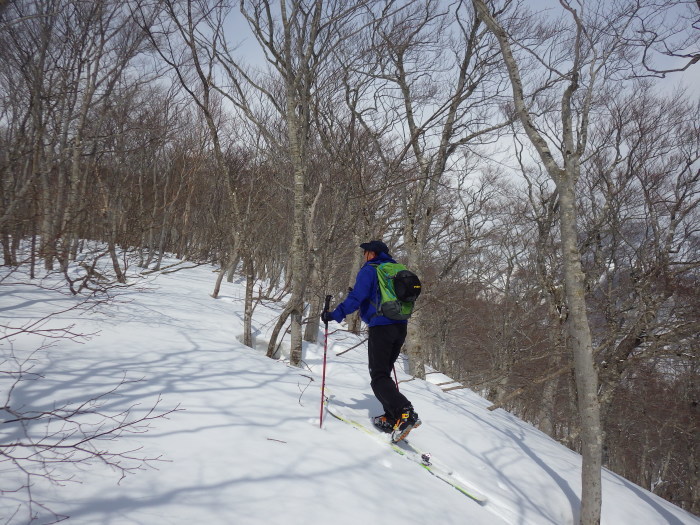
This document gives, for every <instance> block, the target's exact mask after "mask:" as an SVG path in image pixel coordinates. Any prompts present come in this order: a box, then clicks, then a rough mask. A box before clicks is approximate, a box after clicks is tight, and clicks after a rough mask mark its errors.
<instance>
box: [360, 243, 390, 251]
mask: <svg viewBox="0 0 700 525" xmlns="http://www.w3.org/2000/svg"><path fill="white" fill-rule="evenodd" d="M360 248H362V249H363V250H364V251H366V252H374V253H389V248H387V245H386V244H384V243H383V242H382V241H369V242H363V243H362V244H360Z"/></svg>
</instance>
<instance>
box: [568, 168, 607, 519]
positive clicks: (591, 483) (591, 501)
mask: <svg viewBox="0 0 700 525" xmlns="http://www.w3.org/2000/svg"><path fill="white" fill-rule="evenodd" d="M573 185H574V184H573V181H572V180H571V178H570V177H568V176H567V177H564V178H563V179H562V180H561V181H560V183H559V184H558V186H557V187H558V189H559V209H560V232H561V242H562V261H563V264H564V281H565V283H566V301H567V305H568V308H569V317H568V320H567V330H568V334H569V342H570V344H571V350H572V353H573V359H574V374H575V377H576V392H577V399H578V411H579V417H580V424H581V455H582V456H583V465H582V494H581V523H582V524H585V525H593V524H597V523H600V508H601V502H602V493H601V474H600V470H601V467H602V450H603V440H602V434H603V433H602V428H601V423H600V405H599V402H598V377H597V372H596V368H595V363H594V360H593V344H592V341H591V332H590V328H589V325H588V314H587V312H586V299H585V289H586V288H585V276H584V273H583V269H582V267H581V255H580V253H579V249H578V245H577V235H576V204H575V196H574V188H573Z"/></svg>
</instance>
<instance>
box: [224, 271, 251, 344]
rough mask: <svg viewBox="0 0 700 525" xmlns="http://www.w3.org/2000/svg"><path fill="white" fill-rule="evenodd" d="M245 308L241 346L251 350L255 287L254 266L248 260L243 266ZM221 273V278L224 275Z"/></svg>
mask: <svg viewBox="0 0 700 525" xmlns="http://www.w3.org/2000/svg"><path fill="white" fill-rule="evenodd" d="M245 269H246V272H245V279H246V280H245V307H244V314H243V344H244V345H246V346H249V347H250V348H253V287H254V286H255V266H254V264H253V259H252V258H248V259H247V260H246V264H245ZM224 273H225V272H224V271H223V270H222V271H221V277H223V275H224Z"/></svg>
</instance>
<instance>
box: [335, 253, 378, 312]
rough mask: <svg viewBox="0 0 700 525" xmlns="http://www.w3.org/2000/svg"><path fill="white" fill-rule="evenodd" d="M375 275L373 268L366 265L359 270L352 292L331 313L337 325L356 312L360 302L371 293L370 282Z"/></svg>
mask: <svg viewBox="0 0 700 525" xmlns="http://www.w3.org/2000/svg"><path fill="white" fill-rule="evenodd" d="M375 275H376V269H375V268H374V266H370V265H369V264H368V265H365V266H363V267H362V268H360V271H359V272H357V278H356V279H355V286H353V288H352V291H351V292H350V293H349V294H348V296H347V297H346V298H345V300H344V301H343V302H342V303H340V304H339V305H338V306H336V308H335V310H333V312H331V317H332V318H333V320H334V321H336V322H337V323H339V322H341V321H342V320H343V319H345V318H346V317H347V316H348V315H350V314H351V313H353V312H354V311H356V310H357V309H358V308H359V307H360V304H361V303H362V301H364V300H365V299H367V298H369V296H370V293H371V291H372V281H373V279H374V276H375Z"/></svg>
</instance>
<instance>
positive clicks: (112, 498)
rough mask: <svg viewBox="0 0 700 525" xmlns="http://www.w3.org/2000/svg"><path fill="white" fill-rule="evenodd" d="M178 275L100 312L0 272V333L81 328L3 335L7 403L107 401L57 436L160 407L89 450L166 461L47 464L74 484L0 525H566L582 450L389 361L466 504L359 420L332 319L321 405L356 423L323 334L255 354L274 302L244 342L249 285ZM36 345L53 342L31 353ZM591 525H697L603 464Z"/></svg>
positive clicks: (348, 346)
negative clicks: (277, 351)
mask: <svg viewBox="0 0 700 525" xmlns="http://www.w3.org/2000/svg"><path fill="white" fill-rule="evenodd" d="M169 262H170V263H176V262H177V261H173V260H171V261H169ZM187 266H188V263H184V264H180V265H179V266H177V267H176V268H183V269H181V270H180V271H176V272H174V273H167V274H165V273H164V274H160V275H155V274H151V275H148V276H140V277H137V276H136V274H137V271H136V267H135V265H134V266H132V268H131V270H130V272H131V274H132V277H131V281H130V283H131V286H130V287H128V288H126V289H124V290H122V291H120V292H119V294H118V295H117V296H116V297H115V298H114V299H113V300H112V301H111V302H110V303H105V304H97V305H84V304H83V305H81V302H80V300H79V299H77V298H75V297H72V296H70V295H67V294H65V293H60V292H59V291H58V289H51V288H53V287H54V286H49V285H56V287H57V286H58V285H59V284H60V282H59V281H53V280H52V279H47V280H45V281H43V283H42V285H43V286H42V287H36V286H34V285H32V284H31V283H28V281H27V279H26V277H24V276H22V275H20V274H19V273H15V274H13V275H10V276H8V275H7V270H6V269H3V270H2V271H3V272H5V273H4V274H3V275H1V276H0V282H1V283H2V286H1V287H0V312H2V316H3V318H4V319H3V322H2V323H1V324H2V326H7V325H11V326H26V323H29V322H31V321H32V320H36V319H38V318H41V317H43V316H45V315H47V314H50V313H52V312H57V311H59V310H63V311H64V313H62V314H60V315H57V316H54V317H52V318H50V319H48V320H47V321H46V322H44V323H42V325H41V329H42V330H50V329H59V328H66V327H71V328H70V332H71V333H72V334H83V335H88V334H91V335H89V336H88V337H86V338H78V339H47V338H46V337H42V336H37V335H30V334H27V333H24V334H19V335H15V336H14V337H12V338H10V340H8V339H5V340H3V341H0V344H2V352H3V357H4V359H5V360H7V359H8V358H13V359H16V360H19V361H24V362H25V365H24V369H25V370H27V372H28V375H27V376H26V378H27V380H26V381H22V382H20V383H19V384H18V385H16V386H15V389H14V391H13V393H12V399H11V404H10V405H11V406H12V407H14V408H15V409H18V410H20V411H22V412H25V413H37V412H40V411H42V410H49V409H51V408H52V407H53V408H56V407H66V408H70V407H76V406H78V405H80V404H82V403H85V402H86V401H89V400H90V399H95V398H97V397H98V396H100V395H102V397H101V398H100V400H99V402H98V403H96V404H90V405H89V406H90V407H91V411H92V413H91V414H85V415H84V416H79V417H76V418H74V422H73V423H70V424H68V425H67V426H64V427H62V428H61V429H60V430H61V432H64V433H65V432H68V431H70V430H74V429H75V427H74V426H71V425H74V424H77V423H80V424H82V425H84V427H83V428H86V429H87V428H96V427H95V425H99V424H101V423H105V422H106V420H105V416H113V415H115V414H123V415H124V416H123V417H126V418H127V419H126V420H127V421H128V420H132V421H133V420H134V419H135V418H139V417H143V416H145V415H146V414H148V413H149V411H150V410H151V409H153V407H155V411H154V415H162V416H163V417H158V418H156V419H153V420H151V421H150V424H149V425H148V427H147V428H140V429H139V432H136V433H125V434H123V435H122V436H121V437H119V439H117V440H114V441H102V442H101V443H100V444H99V446H100V449H101V450H104V451H107V452H110V453H119V452H127V451H130V452H128V454H127V455H129V456H131V457H134V458H139V457H150V458H159V459H158V460H157V461H154V462H152V463H151V466H150V467H149V466H142V468H141V469H140V470H137V471H135V472H134V473H132V474H129V475H127V476H126V477H125V478H124V479H121V480H120V475H119V473H118V472H116V471H114V470H113V469H110V468H109V467H107V466H105V465H104V464H101V463H99V462H96V461H90V462H87V463H83V464H78V465H75V464H70V463H59V464H56V465H53V467H54V468H55V469H56V470H55V471H54V475H55V476H61V477H64V478H71V480H70V481H67V482H63V483H60V484H51V483H48V482H47V481H46V480H44V479H42V478H36V479H34V481H33V486H32V497H33V501H34V502H35V505H34V506H33V507H31V509H30V507H29V506H28V504H27V494H26V492H24V491H17V492H4V493H2V494H1V495H0V523H3V524H11V525H15V524H24V523H28V513H29V512H33V513H36V515H37V519H36V520H35V521H33V522H32V523H37V524H39V523H49V522H51V520H52V518H53V516H54V515H53V514H51V513H50V512H49V511H48V510H47V509H51V511H52V512H53V513H55V515H59V516H68V518H67V520H66V521H65V522H64V523H67V524H70V525H77V524H81V525H88V524H89V525H95V524H105V525H127V524H128V525H133V524H143V525H146V524H148V525H152V524H173V525H177V524H183V525H184V524H193V523H206V524H226V525H228V524H236V525H238V524H242V525H247V524H283V523H284V524H287V523H306V524H310V525H316V524H319V525H321V524H324V525H325V524H328V523H333V524H334V525H345V524H347V525H350V524H352V525H356V524H357V523H376V522H378V521H380V520H381V521H383V520H385V519H386V520H389V521H391V522H398V523H407V524H412V523H416V524H418V523H427V522H431V523H436V524H464V523H469V524H470V525H506V524H508V525H530V524H532V525H540V524H541V525H547V524H551V525H567V524H574V523H576V522H577V516H578V511H579V507H580V502H579V495H580V474H581V468H580V467H581V458H580V456H579V455H578V454H576V453H574V452H572V451H570V450H568V449H567V448H565V447H564V446H562V445H560V444H558V443H556V442H555V441H553V440H551V439H550V438H548V437H547V436H546V435H544V434H543V433H541V432H539V431H538V430H536V429H535V428H533V427H532V426H530V425H528V424H526V423H524V422H522V421H520V420H519V419H517V418H516V417H514V416H512V415H511V414H509V413H507V412H505V411H503V410H500V409H499V410H495V411H489V410H488V409H487V408H488V406H489V404H490V403H489V402H488V401H487V400H485V399H483V398H481V397H479V396H478V395H476V394H475V393H473V392H471V391H470V390H468V389H457V390H451V391H449V392H445V391H443V388H446V387H447V386H452V384H451V383H450V381H451V380H450V378H447V377H446V376H444V375H442V374H438V373H431V374H428V381H422V380H418V379H411V378H410V377H409V376H408V375H407V373H406V371H405V369H406V366H405V363H404V362H403V361H402V362H400V363H399V364H398V366H397V372H398V378H399V380H400V388H401V390H402V392H404V394H405V395H406V396H407V397H408V398H409V399H410V400H411V401H412V402H413V405H414V407H415V408H416V410H417V412H418V413H419V415H420V417H421V419H422V420H423V425H422V426H421V427H420V428H418V429H416V430H415V431H413V432H412V433H411V434H410V435H409V439H408V441H409V443H410V444H411V445H412V446H414V447H417V448H418V449H419V450H421V451H423V452H429V453H430V454H431V455H432V458H433V463H434V464H435V465H437V466H439V468H440V469H442V471H444V472H450V473H451V477H450V479H452V481H453V482H454V483H457V484H461V485H462V486H463V487H465V488H468V490H471V491H472V492H474V493H475V494H479V495H481V496H483V497H484V498H485V499H486V502H482V503H479V502H476V501H474V500H472V499H470V498H468V497H466V496H465V495H464V494H462V493H461V492H459V491H458V490H455V489H454V488H453V487H452V486H450V485H448V484H447V483H444V482H443V481H441V480H440V479H438V478H436V477H434V476H432V475H430V473H429V472H426V471H425V470H424V469H423V468H421V467H420V465H418V464H417V463H415V462H413V461H410V460H408V459H407V458H406V457H404V456H402V455H400V454H398V453H396V452H395V451H394V450H392V448H391V447H390V445H389V443H388V442H387V440H386V437H385V435H383V434H379V433H377V432H374V431H373V430H371V427H370V424H369V418H370V417H371V416H372V415H376V414H378V413H379V412H380V411H381V409H380V406H379V404H378V402H377V401H376V400H375V399H374V397H373V396H372V394H371V390H370V387H369V377H368V373H367V357H366V347H365V345H364V344H363V343H362V340H363V339H362V338H360V337H358V336H355V335H353V334H350V333H348V332H347V331H345V330H344V327H343V326H342V325H337V324H335V323H332V326H331V330H330V334H329V339H328V345H327V369H326V378H327V392H326V393H327V395H328V396H329V405H328V409H329V410H333V411H335V412H336V413H337V414H339V415H342V416H343V417H344V418H346V419H352V420H355V421H357V422H358V423H360V424H361V425H363V426H364V427H365V428H366V429H367V430H366V431H359V430H358V429H357V428H355V427H353V426H351V425H350V424H348V423H345V422H343V421H340V420H338V419H335V418H333V417H331V416H330V415H329V414H328V413H327V411H324V418H323V424H322V427H321V428H320V425H319V423H320V417H319V416H320V408H321V405H320V398H321V395H320V394H321V392H320V390H321V374H322V357H323V352H324V345H323V337H320V339H319V343H318V344H310V343H307V344H306V345H305V348H304V366H303V367H302V368H294V367H290V366H289V365H288V363H287V362H286V361H285V360H284V359H281V360H272V359H268V358H266V357H265V356H264V349H265V347H266V343H267V338H268V334H269V333H270V331H271V330H272V327H273V324H274V321H275V319H276V316H277V315H278V314H279V312H280V311H281V308H282V306H283V305H282V304H281V303H264V304H259V305H258V306H257V307H256V309H255V313H254V320H253V327H254V332H255V334H256V340H255V348H248V347H245V346H243V345H242V344H241V343H240V340H241V339H242V337H241V336H242V331H243V298H244V285H245V283H244V281H243V279H242V278H240V277H238V278H237V279H236V280H235V281H234V282H232V283H226V282H224V283H223V288H222V292H221V295H220V296H219V298H218V299H213V298H212V297H211V296H210V293H211V291H212V289H213V286H214V280H215V278H216V273H215V271H214V270H215V269H214V268H212V267H210V266H206V265H205V266H198V267H190V268H186V267H187ZM87 306H90V308H87ZM71 308H73V309H71ZM51 334H55V332H44V335H51ZM319 335H322V334H319ZM42 344H49V345H50V347H48V348H46V349H45V350H42V351H39V352H36V349H37V348H38V347H39V346H41V345H42ZM287 352H288V341H284V342H283V355H284V354H286V353H287ZM30 356H31V359H29V360H27V359H28V358H29V357H30ZM7 366H8V364H7V361H5V367H6V368H7ZM29 368H31V370H29ZM438 383H447V385H443V386H442V387H438V386H436V385H437V384H438ZM9 386H10V379H9V376H8V375H0V396H2V397H3V398H5V396H6V395H7V392H8V388H9ZM115 388H116V391H113V390H114V389H115ZM108 392H111V393H108ZM172 410H174V412H170V413H167V412H168V411H172ZM166 413H167V414H166ZM99 414H102V416H100V415H99ZM3 417H5V418H7V417H8V416H7V414H4V415H3ZM18 430H19V429H18V427H17V426H16V424H7V425H2V426H0V443H7V442H10V441H12V440H15V439H18ZM55 430H59V427H57V426H56V422H53V423H51V424H49V425H48V426H47V425H46V424H44V423H41V421H38V422H34V423H33V424H31V425H30V426H29V432H30V434H31V435H33V436H34V437H35V438H37V437H38V436H44V438H46V436H47V435H48V434H49V433H50V432H51V431H55ZM77 458H78V457H77V456H76V459H77ZM124 465H125V466H138V462H137V461H136V460H131V461H126V462H125V463H124ZM31 468H33V467H31ZM0 470H2V472H1V473H0V488H1V489H2V490H4V491H9V490H12V489H13V487H14V488H17V483H19V482H20V481H21V480H20V479H19V478H18V477H17V471H16V469H13V468H12V465H11V464H10V463H9V462H7V461H0ZM38 503H41V504H42V505H43V506H44V507H39V506H38V505H37V504H38ZM602 523H603V524H604V525H621V524H622V525H624V524H634V525H640V524H644V525H656V524H658V525H662V524H672V525H681V524H683V525H692V524H700V519H698V518H697V517H694V516H692V515H690V514H688V513H687V512H685V511H683V510H681V509H679V508H678V507H675V506H674V505H672V504H670V503H668V502H666V501H664V500H662V499H660V498H658V497H656V496H654V495H653V494H651V493H650V492H648V491H646V490H644V489H643V488H641V487H639V486H636V485H634V484H632V483H630V482H628V481H626V480H624V479H622V478H620V477H619V476H617V475H615V474H612V473H610V472H607V471H605V472H604V473H603V521H602Z"/></svg>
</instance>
